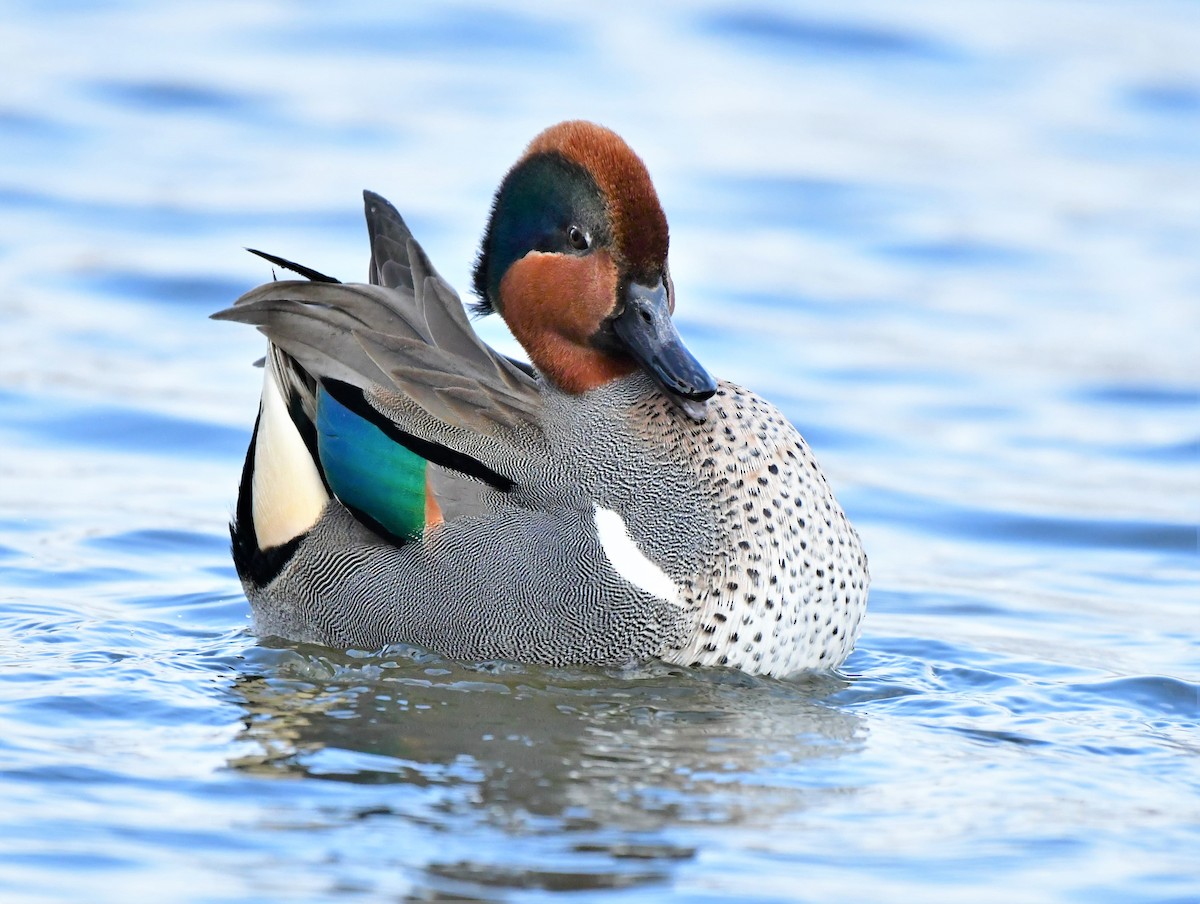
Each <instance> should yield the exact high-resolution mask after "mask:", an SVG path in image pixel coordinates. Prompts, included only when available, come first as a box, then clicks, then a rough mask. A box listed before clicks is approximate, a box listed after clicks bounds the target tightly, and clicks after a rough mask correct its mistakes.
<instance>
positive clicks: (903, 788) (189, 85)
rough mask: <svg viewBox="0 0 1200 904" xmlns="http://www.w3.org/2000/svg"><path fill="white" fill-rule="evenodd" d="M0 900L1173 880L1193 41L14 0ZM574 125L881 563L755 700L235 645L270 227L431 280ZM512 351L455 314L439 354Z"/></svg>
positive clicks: (808, 19) (712, 681) (1195, 33)
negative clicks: (837, 649)
mask: <svg viewBox="0 0 1200 904" xmlns="http://www.w3.org/2000/svg"><path fill="white" fill-rule="evenodd" d="M0 37H2V40H3V45H4V46H5V47H6V48H7V52H6V65H7V71H8V72H9V74H10V77H9V78H7V79H5V80H4V81H3V85H2V86H0V212H2V214H0V318H2V319H3V324H4V329H3V332H2V333H0V352H2V353H0V478H2V479H0V811H2V812H3V813H4V814H5V817H4V819H2V820H0V893H2V894H0V896H2V897H3V899H4V900H5V901H10V900H11V901H79V900H92V901H108V900H111V901H125V900H160V901H205V902H207V901H264V900H300V901H305V900H312V901H316V900H336V899H347V900H426V901H428V900H479V901H500V900H503V901H533V900H538V901H540V900H549V899H557V898H560V897H563V896H564V895H568V893H569V897H570V899H571V900H577V901H592V900H597V901H599V900H603V901H647V902H649V901H655V902H657V901H666V900H671V901H699V900H718V899H719V900H744V901H764V902H766V901H771V902H774V901H779V902H788V901H843V900H844V901H878V902H889V901H896V902H901V901H904V902H907V901H917V900H919V901H929V902H942V901H944V902H958V901H965V900H970V901H980V902H989V901H997V902H1000V901H1003V902H1006V904H1007V902H1010V901H1013V900H1020V901H1054V902H1107V901H1111V902H1132V901H1147V902H1149V901H1155V902H1168V901H1170V902H1183V901H1194V900H1197V899H1200V865H1198V864H1200V858H1198V857H1197V854H1196V852H1197V851H1198V850H1200V630H1198V629H1200V552H1198V547H1197V525H1198V523H1200V364H1198V361H1200V356H1198V355H1197V349H1198V348H1200V258H1198V257H1197V255H1196V249H1197V248H1200V63H1198V62H1197V60H1198V59H1200V57H1197V55H1196V53H1195V48H1196V47H1198V46H1200V12H1198V11H1197V8H1196V7H1195V5H1194V4H1191V3H1188V2H1183V0H1180V2H1167V0H1162V2H1159V0H1153V2H1150V3H1139V4H1134V3H1132V2H1128V0H1121V2H1112V3H1106V4H1102V5H1098V4H1086V3H1078V2H1073V0H1049V2H1040V3H1031V2H1030V3H1026V2H1018V3H998V2H983V0H968V2H964V3H957V4H953V5H947V4H941V3H933V2H917V3H910V4H905V5H904V8H903V9H900V8H899V7H895V5H894V4H886V3H880V2H852V3H849V4H843V5H841V6H839V7H837V8H836V9H834V8H832V7H829V6H828V5H819V4H811V3H804V4H790V3H771V2H767V3H759V4H755V5H753V6H749V7H747V6H744V5H740V4H728V5H724V4H718V3H702V4H691V3H689V4H684V3H669V4H666V5H661V4H660V5H659V6H657V7H655V8H654V10H653V11H651V10H649V9H647V8H644V5H631V4H617V5H616V6H612V5H608V6H606V7H604V9H600V8H595V9H593V8H583V7H578V6H572V7H563V8H562V9H559V10H546V9H543V8H535V7H534V6H532V5H529V6H526V5H521V4H516V5H512V6H509V7H507V8H506V10H504V11H500V10H498V9H495V8H493V7H491V6H486V5H480V6H473V5H470V4H457V3H456V4H408V5H404V9H403V11H401V10H399V9H397V8H396V5H395V4H386V3H364V4H357V5H355V6H354V7H353V9H350V10H345V9H337V10H335V9H334V7H333V6H327V5H320V4H306V3H284V2H267V0H261V2H259V0H254V2H248V3H241V4H237V5H226V6H219V5H212V4H201V3H183V4H169V5H164V4H159V5H155V4H149V3H145V2H136V0H131V2H113V3H102V4H74V3H52V4H35V3H14V4H10V8H9V14H8V15H7V16H5V17H4V21H3V23H0ZM568 117H586V118H591V119H596V120H598V121H601V122H604V123H606V124H608V125H610V126H612V127H613V128H615V129H617V130H618V131H620V132H621V133H622V134H623V135H625V136H626V137H627V138H628V139H629V141H630V142H631V143H632V145H633V146H634V147H635V148H636V149H637V150H638V151H639V152H640V153H641V154H642V155H643V157H644V158H645V159H646V161H647V163H648V165H649V167H650V170H651V172H652V174H653V175H654V177H655V180H656V183H657V185H658V187H659V191H660V194H661V196H662V199H663V202H664V206H665V207H666V210H667V214H668V217H669V219H670V221H671V226H672V271H673V275H674V277H675V281H676V285H677V290H678V296H679V315H678V319H679V321H680V326H681V330H682V332H683V333H684V335H685V337H686V339H687V341H688V342H689V345H690V346H691V347H692V348H693V350H694V351H695V352H696V353H697V355H698V357H699V358H700V359H701V360H702V361H703V362H704V363H705V364H706V366H707V367H708V368H709V369H710V370H711V371H712V372H713V373H715V374H719V375H721V376H723V377H727V378H730V379H734V380H736V381H738V382H741V383H744V384H746V385H749V386H751V387H753V388H755V389H756V390H757V391H759V392H760V393H762V394H764V395H766V396H767V397H769V398H771V399H772V400H773V401H775V402H776V403H777V404H778V405H780V407H781V408H783V410H784V411H785V412H786V413H787V414H788V415H789V416H790V417H791V418H792V420H793V421H794V422H795V423H796V424H797V425H798V426H799V428H800V429H801V431H802V432H803V433H804V434H805V435H806V437H807V438H808V439H809V441H810V442H811V444H812V445H813V447H814V449H815V451H816V453H817V455H818V457H819V458H820V459H821V461H822V463H823V465H824V466H825V468H826V470H827V471H828V473H829V475H830V478H831V480H832V481H833V483H834V485H835V488H836V491H837V493H838V496H839V498H840V499H841V501H842V503H843V505H844V507H845V508H846V510H847V512H848V514H849V515H850V517H851V519H852V520H853V521H854V522H855V524H856V525H857V526H858V528H859V530H860V532H861V533H862V535H863V538H864V542H865V544H866V546H867V549H868V552H869V554H870V557H871V563H872V572H873V578H874V582H873V589H872V595H871V607H870V612H869V615H868V618H867V620H866V622H865V625H864V632H863V636H862V639H861V641H860V643H859V647H858V649H857V651H856V652H855V653H854V655H853V656H852V657H851V658H850V660H849V661H848V662H847V664H846V666H845V667H844V669H843V670H842V671H841V672H839V673H838V674H835V675H825V676H814V677H807V678H798V679H794V680H788V681H776V680H765V679H757V678H750V677H747V676H743V675H740V674H731V673H726V672H721V671H717V670H713V671H699V670H687V669H677V668H668V667H665V666H661V665H655V664H649V665H646V666H644V667H642V668H640V669H637V670H634V671H629V672H606V671H602V670H589V669H544V668H537V667H531V666H520V665H515V664H511V663H458V662H452V661H447V660H444V659H441V658H439V657H437V656H435V655H432V654H430V653H428V652H425V651H421V650H416V649H409V648H395V649H390V650H386V651H350V652H337V651H331V650H326V649H321V648H314V647H304V646H294V645H282V644H278V643H272V642H260V641H259V640H257V639H256V638H254V637H253V636H252V635H251V634H250V633H249V632H248V630H247V625H248V621H247V615H248V608H247V605H246V602H245V600H244V598H243V597H242V595H241V591H240V588H239V586H238V582H237V578H236V575H235V574H234V572H233V569H232V566H231V564H230V561H229V556H228V550H227V536H226V533H225V522H226V520H227V518H228V515H229V513H230V511H231V509H232V505H233V501H234V494H235V491H236V485H237V479H238V473H239V468H240V464H241V455H242V453H243V451H244V447H245V443H246V440H247V439H248V435H249V430H250V427H251V424H252V420H253V415H254V411H255V406H256V404H257V393H258V372H257V371H255V370H254V369H253V368H251V367H250V364H251V362H252V361H254V360H255V359H256V358H257V357H259V356H260V355H261V354H262V343H261V341H260V340H259V337H257V335H256V334H255V333H254V331H253V330H249V329H245V328H238V327H237V326H234V325H230V324H225V323H213V322H210V321H208V320H207V319H206V318H207V315H208V314H209V313H211V312H212V311H214V310H217V309H219V308H221V307H224V306H225V305H227V304H228V303H229V302H230V301H231V300H232V299H233V298H234V297H236V296H237V295H238V294H239V293H240V292H242V291H244V290H245V289H247V288H250V287H251V286H253V285H255V284H257V283H258V282H261V281H263V280H265V279H267V278H269V277H270V271H269V268H268V267H265V266H264V265H263V263H262V262H261V261H258V260H255V259H253V258H251V257H250V256H248V255H246V254H244V253H243V252H242V251H241V250H240V249H241V248H242V247H244V246H253V247H262V248H266V249H268V250H271V251H275V252H277V253H279V254H283V255H285V256H287V257H290V258H293V259H296V260H300V261H303V262H305V263H307V264H309V265H311V266H313V267H316V268H317V269H320V270H322V271H324V272H328V273H333V274H336V275H339V276H341V277H343V278H361V277H362V276H363V275H364V274H365V265H366V242H365V230H364V229H363V226H362V222H361V212H360V207H359V203H360V202H359V198H360V194H359V193H360V191H361V190H362V189H363V188H371V189H374V190H376V191H379V192H382V193H383V194H385V195H386V196H388V197H389V198H391V200H392V201H393V202H395V203H396V204H397V205H398V206H399V207H400V209H401V210H402V211H403V212H404V214H405V215H406V217H408V219H409V221H410V223H411V225H412V226H413V228H414V230H415V231H416V233H417V235H418V237H419V238H420V239H421V241H422V242H423V244H424V245H425V247H426V249H427V250H428V251H429V253H430V255H431V257H432V259H433V260H434V261H435V262H436V263H437V264H438V266H439V269H440V270H441V271H442V273H443V274H444V275H445V276H446V277H447V278H448V279H450V280H451V281H452V282H453V283H454V284H455V285H457V286H460V287H466V286H467V285H469V271H470V266H471V262H472V259H473V255H474V251H475V247H474V246H475V243H476V242H477V240H478V237H479V234H480V232H481V230H482V226H483V223H484V219H485V217H486V214H487V210H488V204H489V202H490V193H491V191H492V189H493V187H494V186H495V185H496V184H497V183H498V181H499V179H500V177H501V175H502V174H503V172H504V171H505V169H506V167H507V166H509V165H510V164H511V163H512V161H513V160H514V159H515V158H516V157H517V156H518V155H519V153H520V151H521V149H522V147H523V145H524V143H525V142H526V141H528V140H529V138H531V137H532V136H533V135H534V134H535V133H536V132H537V131H538V130H540V129H541V128H543V127H544V126H546V125H548V124H550V123H552V122H555V121H557V120H559V119H563V118H568ZM480 328H481V330H482V331H484V333H485V335H486V336H487V337H488V338H489V340H491V341H494V342H496V343H497V344H498V345H499V346H500V347H501V348H503V349H504V350H507V351H512V350H513V345H512V341H511V339H508V338H507V337H506V336H504V335H503V333H502V331H501V329H500V328H499V327H498V326H497V325H496V324H494V323H490V322H484V323H482V324H481V326H480Z"/></svg>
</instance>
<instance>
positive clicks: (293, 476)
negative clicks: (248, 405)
mask: <svg viewBox="0 0 1200 904" xmlns="http://www.w3.org/2000/svg"><path fill="white" fill-rule="evenodd" d="M268 361H269V359H268ZM264 369H265V371H266V373H265V375H264V377H263V391H262V407H261V408H260V409H259V411H260V414H259V419H258V441H257V443H256V444H255V447H254V474H253V477H252V478H251V480H252V483H251V487H252V491H253V493H254V533H255V535H256V536H257V537H258V545H259V547H261V548H262V549H268V548H270V547H272V546H280V545H282V544H284V543H286V542H287V541H288V540H291V539H292V538H293V537H298V536H300V534H302V533H304V532H305V531H307V530H309V529H310V528H311V527H312V526H313V525H314V524H316V523H317V519H318V518H319V517H320V516H321V512H322V511H323V510H324V508H325V503H326V502H328V501H329V496H328V494H326V492H325V485H324V484H323V483H321V475H320V474H319V473H318V472H317V466H316V464H314V463H313V460H312V456H311V455H310V454H309V452H308V447H307V446H306V445H304V440H302V439H301V438H300V431H299V430H297V429H296V425H295V424H294V423H292V418H291V415H289V414H288V410H287V405H286V404H285V403H284V401H283V394H282V393H281V392H280V391H279V386H278V385H276V383H275V373H274V370H273V368H272V367H271V365H270V364H269V363H268V365H267V367H266V368H264Z"/></svg>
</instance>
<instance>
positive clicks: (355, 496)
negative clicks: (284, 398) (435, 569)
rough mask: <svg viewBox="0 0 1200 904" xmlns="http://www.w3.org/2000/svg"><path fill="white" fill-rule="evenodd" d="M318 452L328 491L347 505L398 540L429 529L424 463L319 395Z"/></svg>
mask: <svg viewBox="0 0 1200 904" xmlns="http://www.w3.org/2000/svg"><path fill="white" fill-rule="evenodd" d="M317 448H318V450H319V452H320V456H321V467H322V468H323V469H324V471H325V479H326V480H328V481H329V488H330V489H331V490H333V492H334V495H336V496H337V497H338V499H340V500H341V502H342V504H343V505H345V506H346V507H347V508H349V509H351V510H352V511H354V512H355V513H356V514H360V515H365V516H367V518H368V519H370V520H372V521H374V522H376V524H377V525H378V526H379V527H382V528H383V529H384V530H385V531H387V532H388V533H390V534H392V535H393V536H395V537H397V538H401V539H403V538H415V537H419V536H421V533H422V531H424V529H425V468H426V465H427V464H428V463H427V462H426V461H425V459H424V458H422V457H421V456H420V455H417V454H416V453H415V452H411V451H409V450H408V449H406V448H405V447H404V446H402V445H400V444H399V443H397V442H396V441H395V440H392V439H389V438H388V437H387V436H386V435H385V434H384V432H383V431H382V430H380V429H379V428H378V427H376V426H375V425H374V424H372V423H371V422H370V421H368V420H366V419H364V418H362V417H359V416H358V415H357V414H355V413H354V412H353V411H351V410H350V409H349V408H347V407H346V406H345V405H343V404H342V403H341V402H339V401H337V400H336V399H335V398H333V396H331V395H330V394H329V393H328V392H327V391H326V390H325V389H324V387H319V388H318V390H317Z"/></svg>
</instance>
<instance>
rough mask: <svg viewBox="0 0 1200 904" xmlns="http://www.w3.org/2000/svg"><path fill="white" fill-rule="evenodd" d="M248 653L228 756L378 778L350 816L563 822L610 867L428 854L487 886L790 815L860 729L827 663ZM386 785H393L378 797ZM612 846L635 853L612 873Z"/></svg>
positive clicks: (658, 865)
mask: <svg viewBox="0 0 1200 904" xmlns="http://www.w3.org/2000/svg"><path fill="white" fill-rule="evenodd" d="M250 660H251V661H250V663H249V666H248V668H247V670H246V672H245V673H244V674H243V675H242V676H240V677H239V678H238V679H237V680H236V682H235V684H234V686H233V692H234V693H235V694H236V695H237V696H238V698H239V702H240V704H241V705H242V706H244V707H245V710H246V717H245V722H244V730H243V733H242V734H243V738H242V739H243V740H244V741H248V742H251V743H250V744H249V745H248V746H249V748H250V749H251V750H252V751H253V752H251V753H249V754H245V755H242V756H240V757H238V758H237V759H235V760H233V761H231V762H230V764H229V765H230V766H231V767H232V768H233V769H236V770H240V771H243V772H248V773H255V774H259V775H264V776H278V777H303V778H307V779H315V780H320V781H335V782H347V783H355V784H357V785H364V784H368V785H378V786H380V792H381V793H380V794H379V795H378V797H377V798H372V800H373V802H372V804H371V805H370V806H367V807H363V806H362V805H361V802H362V800H363V798H362V796H361V795H356V796H355V800H356V801H358V804H357V805H356V806H358V809H357V810H356V811H355V812H348V813H346V814H344V818H346V819H350V818H363V817H386V816H389V815H391V816H403V817H409V818H419V819H420V820H421V821H422V822H427V821H428V820H430V819H433V820H434V821H435V822H437V823H440V825H439V826H436V827H437V828H443V829H446V830H447V831H448V832H453V831H454V830H455V829H457V828H460V827H461V826H462V825H463V824H464V822H465V823H469V824H471V825H473V826H476V827H478V826H480V825H483V826H486V827H488V828H490V829H492V830H495V831H498V832H499V833H500V834H501V835H502V836H503V837H505V838H509V839H512V838H519V837H529V836H530V835H544V834H547V833H550V834H553V835H554V836H555V837H556V838H558V840H559V842H561V841H562V838H561V835H562V834H563V833H576V834H577V835H578V838H577V843H576V844H574V845H573V847H572V850H574V851H576V852H578V853H579V854H580V855H581V856H583V855H589V854H590V855H596V854H600V855H602V859H603V861H604V863H605V866H604V867H603V868H601V869H598V870H582V871H580V870H571V869H568V870H566V871H565V872H562V871H553V872H551V873H546V874H542V875H541V877H540V878H538V879H536V880H535V879H533V878H532V876H533V874H532V872H531V870H530V869H526V868H517V869H516V870H515V873H514V868H513V866H512V864H511V863H508V864H506V865H500V864H499V863H488V862H482V861H488V860H498V861H500V862H503V860H504V858H503V857H499V856H498V854H497V852H495V851H493V852H491V854H490V855H489V854H487V853H485V852H480V853H479V855H478V856H475V855H466V856H464V855H462V852H459V853H458V854H455V855H453V856H451V857H450V859H449V860H448V862H444V863H435V864H429V865H428V866H427V869H428V870H429V871H431V872H432V873H434V874H436V875H438V876H442V877H449V878H454V877H458V878H460V879H461V878H468V877H469V878H470V880H471V881H472V882H479V881H485V882H486V884H489V885H490V884H501V885H509V884H518V885H521V886H523V887H530V886H531V885H532V886H534V887H544V888H558V887H570V888H595V887H607V884H608V882H609V881H610V880H612V879H613V878H614V876H616V875H618V874H619V875H620V876H621V877H623V878H622V879H621V882H622V883H623V884H627V883H629V882H634V883H635V884H636V883H638V882H640V881H651V880H653V879H654V878H656V877H657V878H661V874H662V869H663V867H664V865H665V864H666V863H669V862H670V861H671V860H677V859H680V858H688V857H690V856H691V855H692V848H691V846H690V845H687V844H678V843H675V842H673V841H672V840H671V833H670V832H664V830H669V829H672V828H675V827H684V828H686V827H688V826H704V827H712V826H714V825H721V824H724V825H731V826H732V825H736V826H742V827H754V826H762V827H767V826H774V827H778V825H779V824H780V822H781V819H783V821H784V822H786V821H788V820H789V819H795V818H798V817H801V816H802V814H803V812H804V811H805V810H807V809H809V808H810V807H813V806H818V805H819V804H820V803H821V801H822V800H825V799H828V798H829V797H830V796H831V795H832V796H841V795H842V794H844V793H847V792H846V791H845V789H843V788H842V787H840V785H839V783H838V781H837V778H836V776H837V774H838V770H837V769H830V768H813V767H814V766H817V765H819V764H820V763H821V762H823V761H829V760H831V759H834V758H838V757H842V756H845V755H847V754H849V753H852V752H855V751H857V750H859V749H861V747H862V745H863V743H864V740H865V727H864V725H863V723H862V720H861V719H860V718H859V717H857V716H855V715H854V714H852V713H849V712H847V711H845V710H844V709H839V708H837V707H835V706H833V705H832V704H828V703H825V702H823V701H824V700H825V699H826V698H828V697H829V696H830V695H832V694H834V693H835V692H837V691H839V690H841V689H843V688H844V687H845V686H846V684H847V682H846V681H845V680H844V679H841V678H838V677H834V676H828V675H826V676H819V677H810V678H806V679H803V680H801V681H790V682H787V681H777V680H772V679H762V678H755V677H751V676H747V675H745V674H742V673H737V672H726V671H717V670H705V671H701V670H692V669H686V668H680V667H675V666H666V665H662V664H653V665H647V666H643V667H640V668H638V669H637V670H634V671H625V672H612V671H603V670H599V669H593V670H583V669H570V670H568V669H550V668H543V667H537V666H519V665H514V664H509V663H484V664H476V665H466V664H462V663H456V662H450V661H447V660H444V659H440V658H438V657H435V656H433V655H432V654H428V653H425V652H422V651H418V650H414V649H410V648H404V647H399V648H392V649H390V650H389V651H387V652H386V653H385V654H383V655H376V656H371V657H361V658H360V657H355V656H353V655H346V654H341V653H334V652H332V651H330V650H327V649H324V648H314V647H304V646H281V647H278V648H274V649H272V648H268V647H265V646H260V647H256V648H255V649H254V650H253V651H252V653H251V656H250ZM243 749H245V747H243ZM397 785H403V786H406V793H405V794H391V795H389V794H387V793H386V789H387V788H388V787H393V786H397ZM422 788H424V789H428V790H429V794H427V795H426V799H425V800H424V802H423V803H422V804H421V805H420V806H419V807H414V804H413V801H414V798H413V795H412V793H411V792H412V791H413V790H414V789H422ZM418 797H420V795H418ZM418 809H419V811H420V812H419V813H418V812H417V810H418ZM448 853H449V852H448ZM510 853H511V852H510ZM614 858H615V860H619V861H622V862H624V863H626V864H628V863H631V862H636V863H639V864H640V865H639V867H638V869H635V870H633V871H632V873H631V871H630V870H629V869H628V868H623V869H622V870H620V871H618V872H616V873H615V872H614V871H613V870H612V869H610V868H609V867H611V865H612V863H613V862H614ZM518 859H519V858H518ZM564 883H565V885H564Z"/></svg>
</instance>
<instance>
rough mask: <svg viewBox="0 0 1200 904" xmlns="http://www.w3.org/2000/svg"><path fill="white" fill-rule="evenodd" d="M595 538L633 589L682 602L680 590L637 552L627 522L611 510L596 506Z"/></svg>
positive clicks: (662, 572) (664, 573)
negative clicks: (596, 537) (636, 588)
mask: <svg viewBox="0 0 1200 904" xmlns="http://www.w3.org/2000/svg"><path fill="white" fill-rule="evenodd" d="M596 536H598V537H599V538H600V545H601V546H602V547H603V548H604V554H605V555H606V556H608V561H609V564H610V565H612V567H613V570H614V571H616V573H617V574H619V575H620V576H621V577H623V578H624V579H625V580H627V581H628V582H629V583H631V584H633V586H635V587H638V588H640V589H642V590H645V591H646V592H647V593H649V594H651V595H653V596H657V597H658V598H659V599H664V600H666V601H667V602H669V603H678V602H679V588H678V587H677V586H676V585H675V582H674V581H672V580H671V579H670V578H669V577H667V573H666V572H665V571H663V570H662V569H661V568H659V567H658V566H657V565H655V564H654V563H653V562H651V561H650V560H649V559H648V558H646V555H645V553H643V552H642V551H641V550H640V549H638V547H637V544H636V543H635V542H634V541H633V538H632V537H631V536H629V528H628V527H626V526H625V519H624V518H622V517H621V516H620V515H618V514H617V513H616V512H614V511H613V510H612V509H609V508H604V507H603V506H600V505H597V506H596Z"/></svg>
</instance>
